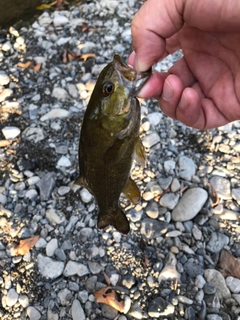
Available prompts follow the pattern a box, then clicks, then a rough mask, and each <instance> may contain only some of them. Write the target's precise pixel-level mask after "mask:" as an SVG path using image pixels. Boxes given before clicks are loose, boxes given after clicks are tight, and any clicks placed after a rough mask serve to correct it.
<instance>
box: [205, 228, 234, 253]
mask: <svg viewBox="0 0 240 320" xmlns="http://www.w3.org/2000/svg"><path fill="white" fill-rule="evenodd" d="M228 242H229V238H228V237H227V236H226V235H225V234H223V233H221V232H212V233H211V238H210V240H209V242H208V243H207V250H208V251H210V252H211V253H215V252H219V251H221V250H222V249H223V247H225V246H226V245H227V244H228Z"/></svg>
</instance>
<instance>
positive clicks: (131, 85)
mask: <svg viewBox="0 0 240 320" xmlns="http://www.w3.org/2000/svg"><path fill="white" fill-rule="evenodd" d="M113 65H114V69H115V70H116V72H117V74H118V78H119V82H120V83H121V84H122V85H123V86H124V87H125V88H127V89H128V95H129V96H133V97H135V96H136V95H137V94H138V92H139V91H140V90H141V88H142V87H143V86H144V84H145V83H146V82H147V80H148V79H149V77H150V75H151V72H152V70H151V69H149V70H147V71H145V72H137V71H136V70H134V69H133V68H131V67H130V66H129V65H128V64H126V63H124V62H123V61H122V60H121V57H120V56H119V55H118V54H115V55H114V57H113Z"/></svg>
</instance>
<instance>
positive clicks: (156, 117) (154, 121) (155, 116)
mask: <svg viewBox="0 0 240 320" xmlns="http://www.w3.org/2000/svg"><path fill="white" fill-rule="evenodd" d="M147 117H148V120H149V122H150V124H151V126H153V127H156V126H157V125H158V124H159V123H160V121H161V119H162V117H163V115H162V113H160V112H152V113H149V114H148V116H147Z"/></svg>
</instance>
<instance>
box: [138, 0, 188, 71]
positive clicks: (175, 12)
mask: <svg viewBox="0 0 240 320" xmlns="http://www.w3.org/2000/svg"><path fill="white" fill-rule="evenodd" d="M180 12H183V4H182V1H179V0H178V1H175V0H148V1H146V2H145V3H144V4H143V6H142V7H141V9H140V10H139V11H138V12H137V14H136V15H135V17H134V18H133V21H132V38H133V49H134V51H135V52H136V55H135V59H134V68H135V69H136V70H137V71H146V70H148V69H149V68H150V67H151V66H152V65H153V64H155V63H157V62H158V61H159V60H161V59H162V58H164V57H165V56H166V55H167V53H166V39H167V38H169V37H171V36H172V35H173V34H175V33H176V32H177V31H179V30H180V29H181V28H182V26H183V19H182V15H181V14H180Z"/></svg>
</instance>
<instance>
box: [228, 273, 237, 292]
mask: <svg viewBox="0 0 240 320" xmlns="http://www.w3.org/2000/svg"><path fill="white" fill-rule="evenodd" d="M226 285H227V286H228V288H229V290H230V291H231V292H232V293H239V292H240V279H237V278H234V277H231V276H230V277H227V278H226Z"/></svg>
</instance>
